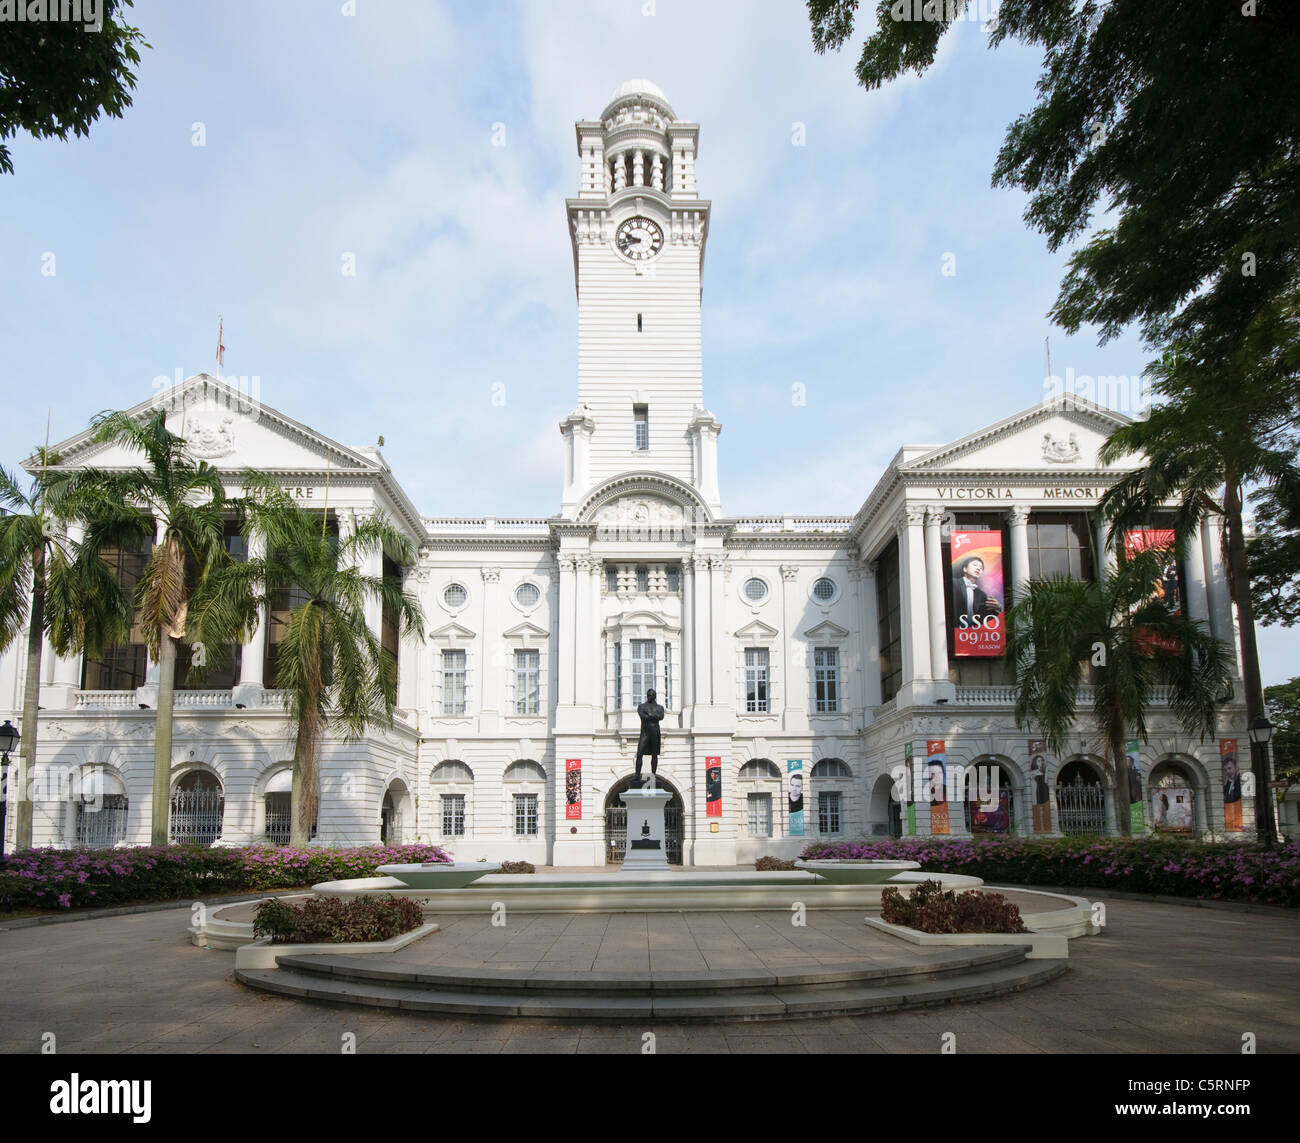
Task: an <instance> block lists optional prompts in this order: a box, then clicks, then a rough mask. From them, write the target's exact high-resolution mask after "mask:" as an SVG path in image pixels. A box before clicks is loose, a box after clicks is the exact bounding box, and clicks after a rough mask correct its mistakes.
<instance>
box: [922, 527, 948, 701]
mask: <svg viewBox="0 0 1300 1143" xmlns="http://www.w3.org/2000/svg"><path fill="white" fill-rule="evenodd" d="M943 517H944V509H943V505H942V504H932V505H930V507H928V508H927V509H926V510H925V589H926V590H925V598H926V604H927V607H928V611H929V621H930V676H931V678H933V679H934V680H935V682H939V683H946V682H947V681H948V623H947V620H946V618H945V616H944V608H943V593H944V587H945V585H946V577H945V576H944V574H943V550H942V543H943V540H942V537H941V536H940V534H939V528H940V526H941V525H942V524H943Z"/></svg>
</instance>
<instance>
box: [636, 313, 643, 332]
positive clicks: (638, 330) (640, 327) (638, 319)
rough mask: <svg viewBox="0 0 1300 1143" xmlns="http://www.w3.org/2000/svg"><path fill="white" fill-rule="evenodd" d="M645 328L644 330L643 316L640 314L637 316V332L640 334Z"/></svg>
mask: <svg viewBox="0 0 1300 1143" xmlns="http://www.w3.org/2000/svg"><path fill="white" fill-rule="evenodd" d="M643 328H644V327H643V326H642V324H641V315H640V314H637V315H636V331H637V333H640V332H641V331H642V329H643Z"/></svg>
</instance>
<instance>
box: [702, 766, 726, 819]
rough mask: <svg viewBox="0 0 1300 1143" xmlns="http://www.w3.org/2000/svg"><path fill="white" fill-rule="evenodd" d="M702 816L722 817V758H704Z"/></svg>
mask: <svg viewBox="0 0 1300 1143" xmlns="http://www.w3.org/2000/svg"><path fill="white" fill-rule="evenodd" d="M704 816H705V817H706V818H720V817H722V759H721V758H705V759H704Z"/></svg>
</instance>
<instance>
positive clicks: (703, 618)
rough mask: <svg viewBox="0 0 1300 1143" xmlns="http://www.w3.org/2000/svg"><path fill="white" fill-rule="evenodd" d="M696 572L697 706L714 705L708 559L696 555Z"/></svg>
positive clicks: (711, 580)
mask: <svg viewBox="0 0 1300 1143" xmlns="http://www.w3.org/2000/svg"><path fill="white" fill-rule="evenodd" d="M691 563H692V565H693V567H694V569H695V576H694V578H695V592H694V594H695V618H694V622H693V630H694V632H695V703H696V705H697V706H711V705H712V703H713V647H712V643H713V633H712V632H713V624H712V622H711V620H710V613H711V609H712V604H713V579H712V576H711V574H710V572H709V557H708V556H694V557H692V560H691Z"/></svg>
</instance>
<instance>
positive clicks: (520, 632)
mask: <svg viewBox="0 0 1300 1143" xmlns="http://www.w3.org/2000/svg"><path fill="white" fill-rule="evenodd" d="M501 634H502V636H503V637H505V638H506V639H519V640H522V642H523V643H524V645H525V646H527V645H528V644H529V643H535V642H537V641H538V640H539V639H549V638H550V637H551V633H550V632H549V631H547V630H546V628H545V627H538V626H537V624H536V623H529V622H528V621H527V620H525V621H524V622H523V623H516V624H515V625H514V626H513V627H511V628H510V630H509V631H503V632H502V633H501Z"/></svg>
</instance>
